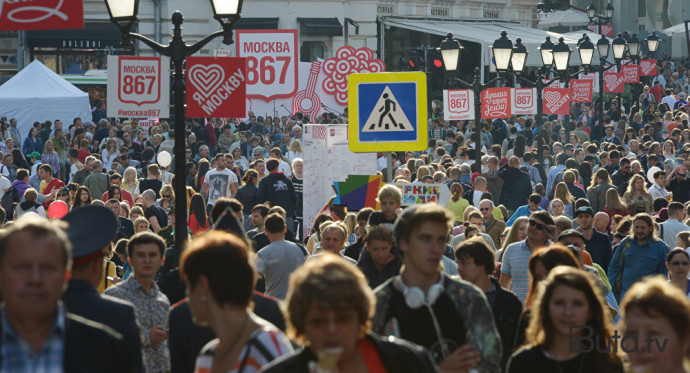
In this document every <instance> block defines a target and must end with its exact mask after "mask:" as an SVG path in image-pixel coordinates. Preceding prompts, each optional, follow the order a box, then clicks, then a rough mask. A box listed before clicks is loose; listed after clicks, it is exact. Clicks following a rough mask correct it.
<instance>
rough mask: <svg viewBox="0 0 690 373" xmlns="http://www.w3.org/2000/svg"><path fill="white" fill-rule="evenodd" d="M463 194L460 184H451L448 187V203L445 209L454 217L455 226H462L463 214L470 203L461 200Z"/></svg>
mask: <svg viewBox="0 0 690 373" xmlns="http://www.w3.org/2000/svg"><path fill="white" fill-rule="evenodd" d="M462 194H463V188H462V184H460V183H457V182H456V183H453V184H451V186H450V195H451V197H450V201H448V205H447V206H446V208H447V209H448V210H450V211H451V212H452V213H453V214H454V215H455V225H456V226H457V225H460V224H462V222H463V221H465V220H464V212H465V209H466V208H467V206H469V205H470V203H469V202H468V201H467V200H466V199H464V198H462Z"/></svg>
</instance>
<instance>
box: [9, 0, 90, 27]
mask: <svg viewBox="0 0 690 373" xmlns="http://www.w3.org/2000/svg"><path fill="white" fill-rule="evenodd" d="M0 1H2V2H1V3H0V31H17V30H56V29H80V28H84V4H83V1H82V0H32V1H9V0H0Z"/></svg>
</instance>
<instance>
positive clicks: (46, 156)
mask: <svg viewBox="0 0 690 373" xmlns="http://www.w3.org/2000/svg"><path fill="white" fill-rule="evenodd" d="M8 151H9V147H8ZM41 163H47V164H49V165H50V168H51V169H52V170H53V177H57V175H59V174H60V157H59V156H58V153H57V152H56V151H55V147H54V146H53V141H52V140H48V141H46V143H45V144H43V154H41Z"/></svg>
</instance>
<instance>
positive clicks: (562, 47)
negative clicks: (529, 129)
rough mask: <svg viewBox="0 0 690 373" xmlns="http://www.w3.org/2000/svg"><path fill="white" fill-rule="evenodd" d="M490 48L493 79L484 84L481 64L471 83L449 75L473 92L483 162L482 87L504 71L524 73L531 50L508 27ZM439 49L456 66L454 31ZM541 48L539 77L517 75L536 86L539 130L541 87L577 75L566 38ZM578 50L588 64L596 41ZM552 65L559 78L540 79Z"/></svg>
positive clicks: (476, 134) (457, 45)
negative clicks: (570, 71) (572, 72)
mask: <svg viewBox="0 0 690 373" xmlns="http://www.w3.org/2000/svg"><path fill="white" fill-rule="evenodd" d="M491 49H492V52H493V55H494V59H495V63H496V71H497V72H498V73H499V76H498V77H496V78H494V79H491V80H490V81H488V82H486V83H485V84H482V83H481V77H480V74H479V68H476V69H475V70H474V80H473V81H472V83H468V82H465V81H463V80H462V79H459V78H456V77H451V78H450V80H452V81H454V82H457V83H459V85H460V86H462V87H464V88H468V89H471V90H472V91H473V93H474V117H475V126H474V135H473V136H474V141H475V148H476V149H477V151H476V153H475V154H476V162H478V164H481V151H480V149H481V126H480V125H479V123H480V121H481V91H482V90H483V89H485V88H488V87H490V86H491V85H493V83H495V82H496V81H497V80H498V79H500V77H501V75H505V74H511V73H516V74H519V73H521V72H522V71H523V70H524V68H525V65H526V62H527V55H528V53H529V52H528V51H527V48H526V47H525V46H524V45H523V44H522V40H521V39H517V40H516V43H515V45H513V42H512V41H511V40H510V39H508V34H507V33H506V32H505V31H503V32H502V33H501V37H500V38H498V39H496V41H495V42H494V43H493V45H492V46H491ZM440 50H441V56H442V57H443V63H444V65H445V66H446V70H448V71H455V70H457V66H458V58H459V57H460V51H461V50H462V46H460V43H459V42H458V41H457V40H454V39H453V35H452V34H448V35H447V37H446V39H444V40H443V42H441V48H440ZM539 51H540V55H541V59H542V63H543V65H544V66H543V67H541V68H539V71H538V72H539V73H538V75H539V77H538V79H537V81H530V80H528V79H526V78H524V77H522V76H520V75H517V78H518V79H520V80H521V81H523V82H526V83H528V84H529V85H532V86H535V87H536V88H537V118H536V125H537V128H538V130H539V131H540V130H541V124H542V117H543V106H542V105H543V102H542V91H543V90H544V87H546V86H548V85H550V84H551V83H553V82H554V81H555V80H557V79H560V80H564V81H565V82H566V84H567V82H568V81H569V80H570V79H571V78H572V77H573V76H574V75H570V74H568V67H569V64H570V55H571V54H572V51H571V49H570V47H569V46H568V45H567V44H565V41H564V40H563V38H561V39H560V40H559V42H558V44H556V45H554V44H553V43H552V42H551V38H549V37H547V38H546V41H545V42H544V43H543V44H542V45H541V47H540V48H539ZM578 52H579V54H580V61H581V62H582V66H583V67H585V68H587V67H589V65H590V64H591V62H592V57H593V56H594V45H593V44H592V42H590V41H589V39H588V38H587V39H586V40H585V41H583V42H581V43H580V44H579V45H578ZM552 69H554V70H555V72H556V73H557V75H558V78H556V79H553V80H551V81H548V82H544V81H543V80H542V79H541V75H542V74H545V73H547V72H548V71H551V70H552ZM541 142H542V138H541V136H537V143H538V147H539V151H538V154H539V157H540V158H541V146H542V143H541Z"/></svg>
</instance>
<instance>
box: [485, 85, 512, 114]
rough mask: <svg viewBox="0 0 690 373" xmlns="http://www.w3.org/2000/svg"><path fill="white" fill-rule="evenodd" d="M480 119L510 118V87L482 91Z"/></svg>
mask: <svg viewBox="0 0 690 373" xmlns="http://www.w3.org/2000/svg"><path fill="white" fill-rule="evenodd" d="M481 97H482V119H495V118H510V116H511V113H510V88H487V89H485V90H483V91H482V96H481Z"/></svg>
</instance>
